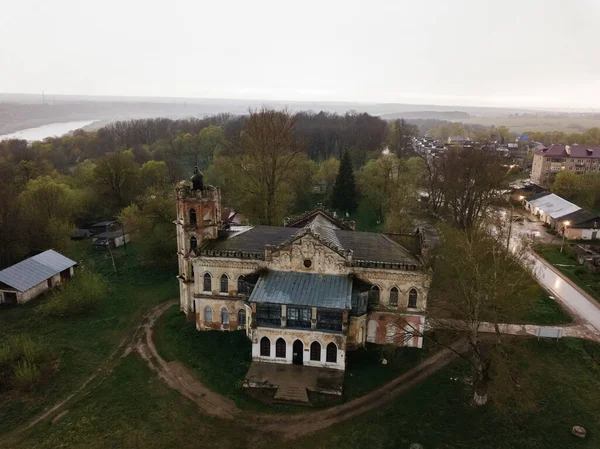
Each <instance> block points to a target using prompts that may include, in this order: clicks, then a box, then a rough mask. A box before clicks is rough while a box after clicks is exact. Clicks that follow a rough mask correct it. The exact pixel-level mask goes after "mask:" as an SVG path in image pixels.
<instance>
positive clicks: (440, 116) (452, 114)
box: [380, 111, 471, 121]
mask: <svg viewBox="0 0 600 449" xmlns="http://www.w3.org/2000/svg"><path fill="white" fill-rule="evenodd" d="M380 117H381V118H382V119H384V120H396V119H399V118H403V119H406V120H411V119H412V120H414V119H437V120H449V121H457V120H464V119H468V118H470V117H471V115H470V114H468V113H466V112H463V111H414V112H395V113H393V114H382V115H380Z"/></svg>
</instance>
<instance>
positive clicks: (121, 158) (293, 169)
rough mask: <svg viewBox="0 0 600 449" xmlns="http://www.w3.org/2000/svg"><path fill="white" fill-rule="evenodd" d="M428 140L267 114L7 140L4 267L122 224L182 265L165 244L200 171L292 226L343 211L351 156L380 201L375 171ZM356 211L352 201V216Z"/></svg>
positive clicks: (1, 196) (411, 130)
mask: <svg viewBox="0 0 600 449" xmlns="http://www.w3.org/2000/svg"><path fill="white" fill-rule="evenodd" d="M260 118H263V119H264V120H262V121H261V120H259V119H260ZM271 119H273V120H275V121H273V123H275V125H277V123H276V122H277V120H280V121H281V123H279V124H280V125H282V126H283V127H284V128H282V130H284V134H285V135H283V136H282V140H281V141H278V142H276V143H275V144H274V146H273V147H272V148H269V149H267V147H268V144H267V143H266V142H268V141H272V140H273V139H270V136H272V134H273V132H279V131H281V130H279V131H278V130H274V129H272V128H269V127H270V126H275V125H273V123H269V120H271ZM418 132H419V131H418V129H417V127H416V126H413V125H409V124H408V123H406V122H405V121H404V120H396V121H393V122H386V121H384V120H382V119H380V118H378V117H374V116H371V115H369V114H366V113H363V114H356V113H347V114H345V115H338V114H331V113H325V112H320V113H310V112H300V113H295V114H291V113H289V112H286V111H282V112H276V111H268V110H261V111H255V112H251V113H250V114H249V115H244V116H234V115H229V114H220V115H213V116H209V117H206V118H203V119H185V120H171V119H165V118H157V119H144V120H132V121H120V122H114V123H111V124H109V125H107V126H105V127H103V128H101V129H99V130H97V131H95V132H85V131H82V130H79V131H76V132H74V133H72V134H69V135H64V136H62V137H58V138H47V139H45V140H43V141H37V142H32V143H28V142H26V141H24V140H6V141H2V142H0V268H3V267H6V266H8V265H11V264H13V263H16V262H18V261H19V260H21V259H23V258H25V257H28V256H30V255H32V254H35V253H37V252H39V251H42V250H45V249H47V248H55V249H57V250H61V249H65V248H66V247H68V246H69V245H70V235H72V233H73V231H74V230H75V228H77V227H85V226H88V225H90V224H92V223H94V222H97V221H102V220H108V219H113V218H119V219H121V220H122V221H123V223H125V224H126V225H127V226H129V227H131V228H132V229H136V232H138V233H140V234H145V238H144V241H145V242H147V244H146V245H144V247H145V248H146V250H147V251H146V252H145V254H144V251H142V255H143V256H144V257H145V258H146V259H147V260H148V261H149V262H150V261H153V260H156V259H157V258H156V255H157V254H173V256H174V254H175V250H174V249H173V250H172V251H171V249H172V248H173V245H174V240H173V239H172V238H165V237H171V236H172V235H173V232H174V227H173V226H172V220H173V214H174V198H173V187H174V185H175V184H176V183H177V182H180V181H181V180H183V179H186V178H188V177H189V176H190V175H191V173H192V172H193V167H194V166H195V165H198V166H199V167H200V169H201V170H202V171H203V172H204V173H205V176H206V178H207V181H208V182H210V183H213V184H215V185H217V186H219V187H220V188H221V189H222V191H223V198H224V205H227V206H231V207H234V208H235V209H236V210H238V211H239V212H241V213H242V214H243V215H244V216H245V217H246V218H247V220H248V221H249V222H251V223H254V224H259V223H270V224H280V223H281V221H282V220H283V218H284V217H285V216H287V215H290V214H294V213H300V212H302V211H304V210H306V208H309V207H312V206H314V204H315V201H320V202H326V203H327V202H329V205H330V206H331V202H330V200H331V198H332V195H333V187H334V183H335V179H336V177H337V176H338V170H339V166H340V162H339V161H340V159H341V158H342V156H343V155H344V154H347V155H348V162H349V163H350V165H346V170H350V172H349V173H347V174H346V177H347V176H350V177H351V178H352V180H351V183H352V184H353V185H354V184H356V189H355V193H353V194H352V195H356V197H357V198H358V197H360V196H365V197H367V196H369V197H370V198H372V197H373V192H372V191H369V188H367V187H366V186H367V185H368V184H369V183H368V182H365V181H364V180H363V178H364V176H377V173H376V171H375V170H373V167H372V165H373V161H375V160H376V158H377V157H378V156H379V155H380V154H381V151H382V149H383V148H384V147H388V148H389V149H390V150H391V152H392V153H393V154H395V155H397V156H398V157H399V159H398V160H402V161H404V160H405V159H406V158H407V157H410V156H414V152H413V149H412V142H411V138H412V137H413V136H416V135H417V134H418ZM265 133H267V134H269V135H268V136H267V134H265ZM277 152H280V153H281V156H282V157H281V158H278V155H277ZM267 153H268V154H267ZM270 156H273V157H270ZM257 161H261V164H258V165H257V164H255V163H256V162H257ZM242 162H250V164H245V165H244V167H245V168H247V170H246V169H242V168H241V167H240V164H241V163H242ZM270 163H273V164H274V165H273V164H272V165H269V164H270ZM282 164H284V165H282ZM369 164H371V165H369ZM400 165H401V164H400ZM413 165H414V164H413ZM248 167H250V168H248ZM267 167H269V168H273V169H274V170H275V172H276V178H277V180H276V184H275V185H271V186H268V188H264V187H265V186H263V185H258V186H257V185H251V184H252V183H253V182H254V181H256V179H258V178H261V177H262V176H263V175H264V173H263V172H264V171H265V170H264V169H265V168H267ZM352 167H353V168H352ZM362 167H364V170H363V169H362ZM240 173H244V174H245V175H246V176H240ZM355 173H356V176H357V179H356V181H355V180H354V174H355ZM363 174H364V176H362V175H363ZM361 176H362V177H361ZM361 188H363V189H362V191H361ZM385 188H386V189H387V188H388V186H385ZM371 190H372V189H371ZM356 201H358V200H357V199H353V200H351V203H352V204H353V205H352V206H351V208H354V207H355V204H356ZM267 203H268V205H267ZM384 208H385V207H384V206H382V205H381V204H377V205H376V206H375V207H374V211H376V212H377V213H379V214H382V213H383V212H384ZM347 212H352V210H348V211H347Z"/></svg>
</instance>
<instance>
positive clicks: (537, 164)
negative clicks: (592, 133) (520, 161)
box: [531, 144, 600, 187]
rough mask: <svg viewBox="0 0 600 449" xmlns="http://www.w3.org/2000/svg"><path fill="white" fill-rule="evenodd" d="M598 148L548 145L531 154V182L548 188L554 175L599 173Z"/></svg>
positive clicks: (599, 154) (599, 157)
mask: <svg viewBox="0 0 600 449" xmlns="http://www.w3.org/2000/svg"><path fill="white" fill-rule="evenodd" d="M599 163H600V146H587V145H577V144H573V145H559V144H554V145H550V146H549V147H547V148H540V149H536V150H534V152H533V164H532V167H531V182H533V183H534V184H537V185H540V186H543V187H548V186H549V185H550V184H552V181H553V180H554V177H555V176H556V173H559V172H561V171H571V172H574V173H586V172H597V171H599Z"/></svg>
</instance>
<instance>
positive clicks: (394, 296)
mask: <svg viewBox="0 0 600 449" xmlns="http://www.w3.org/2000/svg"><path fill="white" fill-rule="evenodd" d="M390 307H398V289H397V288H396V287H392V289H391V290H390Z"/></svg>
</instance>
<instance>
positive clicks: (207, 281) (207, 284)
mask: <svg viewBox="0 0 600 449" xmlns="http://www.w3.org/2000/svg"><path fill="white" fill-rule="evenodd" d="M204 291H205V292H211V291H212V276H211V275H210V273H204Z"/></svg>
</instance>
